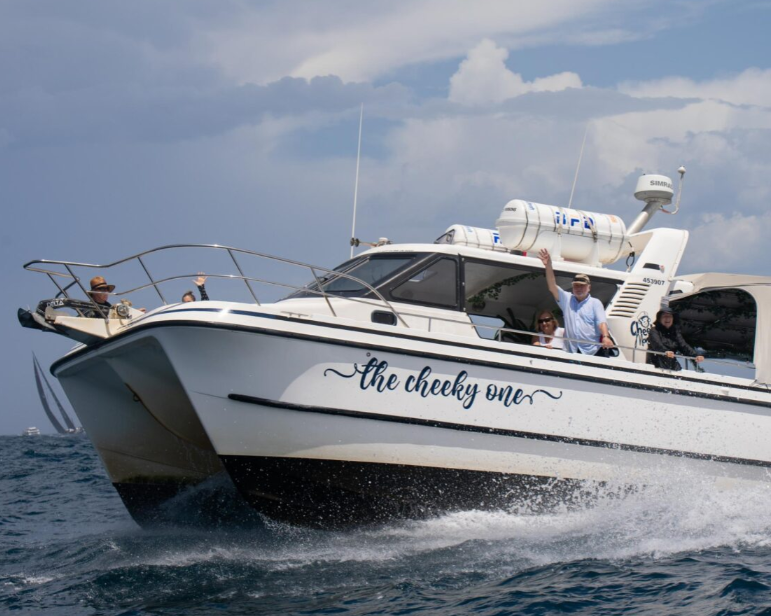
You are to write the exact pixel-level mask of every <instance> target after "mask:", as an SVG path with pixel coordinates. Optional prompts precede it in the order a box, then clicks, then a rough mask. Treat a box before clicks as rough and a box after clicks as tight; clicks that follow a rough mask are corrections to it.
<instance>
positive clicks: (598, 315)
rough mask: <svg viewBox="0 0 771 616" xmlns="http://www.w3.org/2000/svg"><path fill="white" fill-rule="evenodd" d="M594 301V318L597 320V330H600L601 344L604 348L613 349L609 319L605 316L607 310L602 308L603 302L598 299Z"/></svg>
mask: <svg viewBox="0 0 771 616" xmlns="http://www.w3.org/2000/svg"><path fill="white" fill-rule="evenodd" d="M593 299H594V302H595V304H594V318H595V319H597V329H599V330H600V336H601V338H600V344H602V346H603V348H606V349H612V348H613V347H614V346H616V345H614V344H613V340H612V339H611V337H610V331H609V330H608V318H607V317H606V316H605V308H603V306H602V302H601V301H600V300H598V299H597V298H593Z"/></svg>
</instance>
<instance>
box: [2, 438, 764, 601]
mask: <svg viewBox="0 0 771 616" xmlns="http://www.w3.org/2000/svg"><path fill="white" fill-rule="evenodd" d="M0 554H2V560H0V613H3V614H10V613H14V614H46V615H56V614H67V615H71V614H122V615H134V614H168V615H171V614H175V615H176V614H307V615H312V614H346V615H359V614H453V615H454V614H480V615H487V614H489V615H504V614H559V613H570V614H699V615H702V614H726V615H728V614H769V615H771V490H765V489H763V488H757V487H755V488H747V489H739V490H733V491H727V492H717V491H715V490H714V489H706V488H705V487H704V486H700V485H697V484H695V483H694V482H692V481H689V480H687V479H686V478H684V479H683V480H682V481H677V480H674V481H673V480H669V481H666V482H662V485H661V486H653V487H651V488H650V489H648V490H646V491H645V492H644V493H638V494H632V495H630V496H629V497H628V498H625V499H618V498H608V499H606V500H601V501H600V502H599V503H596V504H595V505H594V506H592V507H589V508H585V509H579V510H571V511H568V510H566V511H563V512H555V513H550V514H548V515H530V514H527V513H522V512H517V513H513V512H497V513H489V512H487V513H483V512H477V511H467V512H462V513H456V514H453V515H447V516H444V517H441V518H437V519H433V520H428V521H421V522H400V523H393V524H389V525H386V526H380V527H376V528H366V529H358V530H349V531H345V532H338V531H336V532H330V531H316V530H306V529H297V528H293V527H290V526H286V525H283V524H277V523H274V522H271V521H268V520H262V519H261V518H259V516H254V519H251V520H249V521H248V523H244V524H234V525H227V526H224V527H219V528H206V529H202V528H190V527H178V528H166V529H162V530H153V531H143V530H141V529H140V528H138V527H137V526H136V525H135V524H134V522H133V521H132V520H131V518H130V517H129V515H128V514H127V513H126V511H125V510H124V508H123V505H122V503H121V501H120V499H119V498H118V496H117V494H116V493H115V491H114V490H113V488H112V486H111V485H110V482H109V481H108V479H107V477H106V475H105V472H104V470H103V469H102V466H101V463H100V461H99V458H98V455H97V454H96V452H95V451H94V449H93V447H92V446H91V444H90V442H89V441H88V439H87V438H86V437H85V436H70V437H57V436H42V437H0Z"/></svg>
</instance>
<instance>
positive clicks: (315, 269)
mask: <svg viewBox="0 0 771 616" xmlns="http://www.w3.org/2000/svg"><path fill="white" fill-rule="evenodd" d="M185 248H206V249H211V250H218V251H225V252H227V253H228V255H229V256H230V259H231V260H232V261H233V265H235V268H236V270H237V271H238V275H234V274H207V278H225V279H231V280H242V281H243V282H244V283H245V284H246V288H247V289H248V291H249V294H250V295H251V296H252V298H253V299H254V302H255V303H256V304H257V305H258V306H259V305H260V300H259V299H258V298H257V295H256V294H255V292H254V289H253V288H252V285H251V283H252V282H256V283H261V284H266V285H270V286H276V287H283V288H286V289H292V290H294V291H304V292H307V293H312V294H316V295H320V296H322V297H323V298H324V300H325V301H326V303H327V306H328V307H329V310H330V311H331V312H332V314H333V316H337V313H336V312H335V309H334V307H333V306H332V302H330V301H329V298H330V297H345V299H348V300H355V301H362V300H361V299H358V298H351V297H347V296H339V295H337V294H335V293H329V292H327V291H326V290H325V288H324V287H325V285H327V284H329V283H330V282H332V281H333V280H335V279H337V278H345V279H347V280H351V281H353V282H355V283H356V284H360V285H361V286H362V287H364V288H365V289H367V290H368V291H369V292H370V293H372V294H373V295H374V296H375V297H377V299H378V300H379V301H380V302H382V304H383V306H385V307H386V308H387V309H388V310H389V311H390V312H391V313H393V314H394V316H395V317H396V318H397V319H399V321H400V322H401V323H402V325H404V326H405V327H409V325H407V323H406V322H405V321H404V319H403V318H402V316H401V315H400V314H399V312H397V311H396V310H395V309H394V307H393V306H392V305H391V303H390V302H389V301H388V300H387V299H386V298H385V297H383V295H382V294H381V293H380V292H379V291H378V290H377V289H375V288H374V287H373V286H372V285H370V284H369V283H367V282H365V281H363V280H361V279H359V278H356V277H355V276H351V275H349V274H345V273H343V272H338V271H336V270H330V269H327V268H325V267H321V266H318V265H311V264H309V263H303V262H301V261H293V260H292V259H285V258H283V257H276V256H274V255H268V254H265V253H261V252H255V251H253V250H245V249H243V248H234V247H232V246H220V245H219V244H169V245H167V246H159V247H158V248H152V249H150V250H145V251H144V252H140V253H137V254H135V255H131V256H130V257H125V258H124V259H119V260H118V261H114V262H112V263H107V264H104V265H99V264H95V263H78V262H76V261H55V260H50V259H36V260H34V261H30V262H28V263H25V264H24V269H25V270H28V271H31V272H39V273H42V274H45V275H47V276H48V278H49V279H50V280H51V282H52V283H53V284H54V285H55V286H56V288H57V289H58V290H59V295H62V296H64V297H66V298H67V299H71V298H70V295H69V293H68V291H69V289H71V288H72V287H73V286H75V285H76V286H77V287H78V288H80V290H81V291H82V292H83V294H84V295H85V296H86V297H87V298H88V300H89V301H90V302H91V304H92V305H93V306H94V307H95V308H96V310H97V311H98V312H99V314H101V315H102V317H103V318H104V319H107V318H108V315H107V314H105V312H104V310H102V307H101V306H99V304H97V303H96V302H95V301H94V300H93V298H92V297H91V295H90V294H89V292H88V291H87V290H86V288H85V287H84V286H83V283H82V282H81V280H80V278H79V277H78V276H77V275H76V274H75V272H74V269H76V268H88V269H98V270H106V269H110V268H112V267H116V266H118V265H123V264H125V263H129V262H131V261H136V262H138V263H139V265H140V266H141V268H142V270H143V271H144V273H145V274H146V275H147V278H148V280H149V282H148V283H147V284H144V285H140V286H138V287H134V288H133V289H127V290H125V291H119V292H113V293H111V294H110V295H118V296H123V295H129V294H131V293H135V292H137V291H142V290H144V289H148V288H150V287H152V288H153V289H155V292H156V293H157V294H158V297H160V299H161V301H162V302H163V304H164V305H168V302H167V301H166V298H165V297H164V296H163V293H162V291H161V289H160V285H161V284H163V283H166V282H170V281H172V280H180V279H183V278H191V277H193V276H196V274H184V275H176V276H169V277H167V278H163V279H160V280H156V279H155V278H153V275H152V274H151V273H150V270H149V269H148V268H147V264H146V263H145V260H144V257H146V256H147V255H151V254H157V253H161V252H165V251H171V250H178V249H185ZM236 254H243V255H249V256H252V257H257V258H260V259H265V260H269V261H273V262H276V263H282V264H285V265H292V266H295V267H300V268H305V269H307V270H309V272H310V273H311V275H312V276H313V279H314V280H315V281H316V285H317V287H318V291H316V290H314V289H312V288H310V287H299V286H296V285H290V284H286V283H279V282H275V281H271V280H265V279H261V278H254V277H250V276H246V275H245V274H244V270H243V269H242V267H241V264H240V263H239V261H238V259H236ZM51 265H60V266H62V267H63V268H65V269H66V270H67V272H66V273H64V272H60V271H56V270H52V269H46V268H44V267H36V266H51ZM319 272H320V273H322V278H319V275H318V273H319ZM57 277H58V278H65V279H70V280H71V282H69V284H66V285H64V286H62V285H60V284H59V283H58V282H57V280H56V278H57ZM325 277H326V278H325ZM57 297H58V296H57Z"/></svg>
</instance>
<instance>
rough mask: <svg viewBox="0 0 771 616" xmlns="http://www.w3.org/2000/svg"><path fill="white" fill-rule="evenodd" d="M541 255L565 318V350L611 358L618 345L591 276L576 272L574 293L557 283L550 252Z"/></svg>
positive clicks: (542, 251)
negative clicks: (614, 342) (593, 291)
mask: <svg viewBox="0 0 771 616" xmlns="http://www.w3.org/2000/svg"><path fill="white" fill-rule="evenodd" d="M538 256H539V257H540V259H541V262H542V263H543V266H544V269H545V270H546V284H548V285H549V291H551V294H552V295H553V296H554V299H555V300H556V302H557V304H558V305H559V307H560V308H561V309H562V315H563V318H564V319H565V332H566V338H568V340H565V341H564V344H565V350H566V351H568V352H569V353H582V354H584V355H599V356H600V357H609V356H610V355H611V354H612V353H613V348H614V346H615V345H614V344H613V340H612V339H611V337H610V333H609V331H608V320H607V318H606V317H605V308H604V307H603V305H602V302H601V301H600V300H598V299H597V298H596V297H592V296H591V293H590V292H591V290H592V281H591V280H590V279H589V276H587V275H586V274H576V275H575V276H574V277H573V288H572V291H573V292H572V293H568V292H567V291H565V290H564V289H561V288H560V287H559V286H557V278H556V277H555V276H554V267H553V266H552V262H551V255H550V254H549V251H548V250H546V249H545V248H542V249H541V251H540V252H539V253H538ZM570 339H572V340H570ZM594 340H599V344H598V343H596V342H593V341H594ZM577 341H580V342H577ZM616 353H618V351H616Z"/></svg>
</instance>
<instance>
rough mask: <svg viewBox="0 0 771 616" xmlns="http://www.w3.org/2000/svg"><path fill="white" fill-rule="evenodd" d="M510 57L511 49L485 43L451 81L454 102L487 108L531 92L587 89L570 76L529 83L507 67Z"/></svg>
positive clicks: (471, 52) (478, 47)
mask: <svg viewBox="0 0 771 616" xmlns="http://www.w3.org/2000/svg"><path fill="white" fill-rule="evenodd" d="M508 57H509V51H508V50H507V49H504V48H503V47H498V46H497V45H496V44H495V43H494V42H493V41H491V40H490V39H484V40H482V42H481V43H479V45H477V46H476V47H474V49H472V50H471V51H470V52H469V53H468V57H467V58H466V59H465V60H463V62H461V64H460V67H458V72H456V73H455V74H454V75H453V76H452V77H451V78H450V96H449V98H450V100H451V101H453V102H456V103H460V104H463V105H485V104H489V103H500V102H502V101H504V100H507V99H510V98H516V97H517V96H520V95H522V94H525V93H527V92H544V91H546V92H555V91H559V90H565V89H566V88H580V87H582V85H583V84H582V83H581V78H580V77H579V76H578V75H576V74H575V73H570V72H565V73H559V74H556V75H550V76H548V77H540V78H538V79H534V80H533V81H525V80H524V79H522V75H520V74H518V73H515V72H513V71H511V70H509V68H508V67H507V66H506V59H507V58H508Z"/></svg>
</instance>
